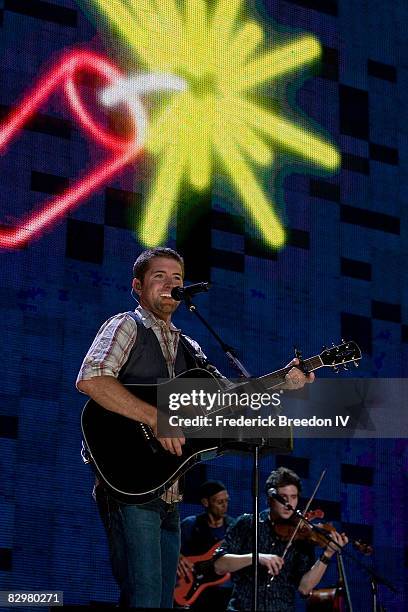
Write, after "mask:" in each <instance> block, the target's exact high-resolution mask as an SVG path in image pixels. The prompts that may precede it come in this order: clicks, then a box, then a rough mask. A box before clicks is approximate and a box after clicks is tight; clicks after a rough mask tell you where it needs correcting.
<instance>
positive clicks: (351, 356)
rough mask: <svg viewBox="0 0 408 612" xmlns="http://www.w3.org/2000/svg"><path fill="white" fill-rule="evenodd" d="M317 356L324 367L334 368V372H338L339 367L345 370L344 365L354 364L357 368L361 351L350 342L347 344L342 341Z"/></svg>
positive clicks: (356, 345)
mask: <svg viewBox="0 0 408 612" xmlns="http://www.w3.org/2000/svg"><path fill="white" fill-rule="evenodd" d="M319 356H320V359H321V360H322V363H323V365H324V366H328V367H330V368H334V369H335V371H338V367H339V366H344V369H346V370H347V368H346V363H354V365H355V366H356V367H358V363H357V361H359V359H361V350H360V347H359V346H358V344H356V343H355V342H353V341H352V340H349V341H348V342H345V341H344V340H342V344H338V345H333V346H331V347H330V348H324V350H323V351H322V352H321V353H320V355H319Z"/></svg>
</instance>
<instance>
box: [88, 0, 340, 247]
mask: <svg viewBox="0 0 408 612" xmlns="http://www.w3.org/2000/svg"><path fill="white" fill-rule="evenodd" d="M92 1H93V3H94V4H95V5H96V6H97V8H98V9H99V10H100V11H101V12H102V13H103V14H104V16H105V18H106V19H107V21H108V23H109V24H110V26H111V27H112V28H113V29H114V30H115V31H116V33H117V34H118V35H120V36H121V37H122V38H123V40H124V42H125V43H126V44H127V45H130V47H131V49H132V50H133V51H134V53H135V54H136V56H137V58H138V60H139V61H140V62H141V64H142V65H143V67H144V68H146V70H148V71H150V72H153V73H167V74H174V75H177V76H179V77H182V78H183V79H185V81H186V82H187V84H188V87H187V89H186V90H185V91H183V92H181V93H176V94H172V95H171V96H168V97H167V99H166V100H165V101H162V104H161V105H160V106H159V108H158V109H157V112H156V113H154V114H153V117H152V120H151V123H150V126H149V127H148V131H147V136H146V149H147V150H148V151H149V152H150V153H151V154H152V155H153V156H155V158H156V159H157V169H156V175H155V177H154V180H153V182H152V185H151V190H150V193H149V196H148V199H147V203H146V209H145V212H144V216H143V220H142V224H141V230H140V231H141V235H140V238H141V240H142V241H143V242H144V243H145V244H146V245H148V246H154V245H157V244H159V243H161V242H163V241H164V240H165V237H166V234H167V230H168V227H169V223H170V221H171V218H172V215H173V214H174V212H175V209H176V204H177V198H178V196H179V193H180V189H181V185H182V182H183V181H184V180H185V179H187V180H188V181H189V183H190V184H191V185H192V186H193V188H195V189H197V190H202V189H205V188H207V187H209V185H210V183H211V179H212V176H213V172H214V169H215V168H216V167H217V165H220V166H221V168H222V169H223V171H224V173H225V174H226V175H227V176H228V177H229V180H230V181H231V183H232V185H233V187H234V189H235V190H236V192H237V193H238V194H239V196H240V199H241V200H242V203H243V205H244V207H245V209H246V211H247V212H248V214H249V216H250V218H251V219H252V222H253V223H254V225H255V227H256V228H257V230H258V231H259V232H260V233H261V235H262V236H263V237H264V239H265V241H266V243H267V244H268V245H269V246H271V247H273V248H279V247H281V246H282V245H283V244H284V241H285V233H284V229H283V227H282V224H281V222H280V220H279V218H278V216H277V215H276V213H275V211H274V207H273V203H272V202H271V201H270V200H269V199H268V197H267V195H266V194H265V192H264V191H263V189H262V187H261V185H260V181H259V179H258V178H257V176H256V166H260V167H262V166H263V167H267V166H270V165H271V164H272V162H273V155H274V151H276V150H278V149H280V148H281V147H284V148H285V149H286V150H288V151H289V152H291V153H292V154H293V155H295V156H298V157H300V158H302V159H304V160H306V161H308V162H311V163H313V164H314V165H316V166H320V167H322V168H324V169H325V170H328V171H334V170H336V169H337V168H338V166H339V161H340V156H339V153H338V151H337V150H336V148H335V147H334V146H333V145H332V144H330V143H329V142H327V141H325V140H324V139H323V138H321V137H320V136H318V135H315V134H313V133H311V131H310V130H307V129H304V128H302V127H300V126H297V125H295V124H294V123H293V122H291V121H289V120H288V119H285V118H283V117H282V116H279V115H277V114H276V113H274V112H273V111H270V110H266V109H265V108H263V107H262V106H260V105H259V104H258V103H257V98H256V96H254V91H255V90H256V88H257V87H259V86H262V85H263V84H265V83H267V82H269V81H271V80H274V79H278V78H280V77H283V76H284V75H288V74H289V73H291V72H292V71H295V70H298V69H299V67H303V66H306V65H310V64H311V63H312V62H314V61H316V60H317V59H318V58H319V56H320V53H321V47H320V44H319V42H318V41H317V39H316V38H314V37H313V36H311V35H307V34H306V35H302V36H298V37H297V38H296V39H294V40H291V41H289V42H287V43H286V44H284V45H282V46H279V47H276V48H267V47H266V43H265V37H264V32H263V29H262V28H261V26H260V25H259V24H258V23H257V22H256V21H255V20H252V19H250V18H247V17H245V18H244V17H243V15H242V11H243V8H244V7H243V5H244V0H216V2H215V3H213V4H212V6H211V8H210V7H209V5H208V4H207V2H206V1H205V0H181V2H180V3H178V2H176V0H92Z"/></svg>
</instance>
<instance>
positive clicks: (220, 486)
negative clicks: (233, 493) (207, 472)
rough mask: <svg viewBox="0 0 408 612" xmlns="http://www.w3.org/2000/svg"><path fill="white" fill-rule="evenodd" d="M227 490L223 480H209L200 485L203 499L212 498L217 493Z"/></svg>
mask: <svg viewBox="0 0 408 612" xmlns="http://www.w3.org/2000/svg"><path fill="white" fill-rule="evenodd" d="M226 490H227V487H226V486H225V484H224V483H223V482H221V480H207V482H205V483H204V484H202V485H201V487H200V499H203V497H205V498H206V499H210V497H212V496H213V495H217V493H220V492H221V491H226Z"/></svg>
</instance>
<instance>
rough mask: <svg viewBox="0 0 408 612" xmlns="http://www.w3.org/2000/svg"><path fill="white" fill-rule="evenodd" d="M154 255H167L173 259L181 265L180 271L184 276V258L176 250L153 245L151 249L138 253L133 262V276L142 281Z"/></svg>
mask: <svg viewBox="0 0 408 612" xmlns="http://www.w3.org/2000/svg"><path fill="white" fill-rule="evenodd" d="M155 257H167V258H168V259H174V260H175V261H177V262H178V263H179V264H180V266H181V271H182V274H183V276H184V259H183V258H182V256H181V255H179V253H177V251H174V250H173V249H170V248H168V247H154V248H153V249H147V250H146V251H143V253H140V255H139V257H138V258H137V259H136V261H135V263H134V264H133V278H137V279H138V280H140V282H141V283H143V280H144V276H145V274H146V272H147V270H148V269H149V265H150V262H151V260H152V259H154V258H155Z"/></svg>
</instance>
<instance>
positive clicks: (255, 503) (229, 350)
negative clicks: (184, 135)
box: [184, 296, 264, 610]
mask: <svg viewBox="0 0 408 612" xmlns="http://www.w3.org/2000/svg"><path fill="white" fill-rule="evenodd" d="M184 302H185V304H186V306H187V308H188V310H189V311H190V312H192V313H193V314H195V316H196V317H197V318H198V319H199V320H200V321H201V323H202V324H203V325H204V326H205V327H206V328H207V329H208V331H209V332H210V333H211V335H212V336H213V337H214V338H215V339H216V340H217V342H218V344H219V345H220V346H221V348H222V350H223V351H224V353H225V355H226V356H227V358H228V360H229V362H230V363H231V365H232V366H233V367H234V368H235V369H236V370H238V372H239V374H240V377H242V378H250V377H251V375H250V373H249V372H248V370H247V369H246V367H245V366H244V365H243V364H242V363H241V361H240V360H239V359H238V357H237V356H236V354H235V350H234V349H233V347H232V346H229V345H228V344H226V343H225V342H224V341H223V339H222V338H221V337H220V336H219V335H218V334H217V332H216V331H215V330H214V329H213V328H212V327H211V325H210V324H209V323H208V321H206V319H205V318H204V317H203V316H202V314H201V313H200V312H199V310H198V308H197V306H196V305H195V304H193V302H192V301H191V297H190V296H185V297H184ZM262 445H264V443H263V444H261V445H260V444H258V443H247V446H248V448H249V449H250V450H252V455H253V467H252V513H253V515H252V576H253V589H252V606H251V607H252V610H258V591H259V584H258V582H259V577H258V565H259V456H260V453H259V449H260V446H262Z"/></svg>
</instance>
